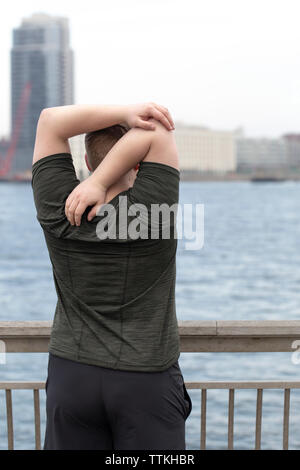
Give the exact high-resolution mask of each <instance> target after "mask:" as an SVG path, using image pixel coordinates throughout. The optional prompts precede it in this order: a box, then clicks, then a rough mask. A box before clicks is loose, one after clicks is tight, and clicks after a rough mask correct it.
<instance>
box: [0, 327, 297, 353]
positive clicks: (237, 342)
mask: <svg viewBox="0 0 300 470" xmlns="http://www.w3.org/2000/svg"><path fill="white" fill-rule="evenodd" d="M51 327H52V322H51V321H3V322H0V341H1V340H2V341H3V342H4V343H5V348H6V352H48V346H49V339H50V334H51ZM178 329H179V336H180V343H181V344H180V347H181V351H182V352H245V353H249V352H284V351H285V352H292V351H293V349H295V347H296V346H297V344H296V346H295V344H294V341H295V340H299V341H300V320H263V321H258V320H252V321H240V320H239V321H231V320H230V321H229V320H228V321H194V320H186V321H178ZM2 347H3V344H2ZM0 352H1V344H0Z"/></svg>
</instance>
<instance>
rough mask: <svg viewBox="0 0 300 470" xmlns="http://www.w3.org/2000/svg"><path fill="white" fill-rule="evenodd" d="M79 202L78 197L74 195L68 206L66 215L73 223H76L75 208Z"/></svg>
mask: <svg viewBox="0 0 300 470" xmlns="http://www.w3.org/2000/svg"><path fill="white" fill-rule="evenodd" d="M77 204H78V200H77V198H76V197H73V198H72V199H71V202H70V203H69V204H68V208H67V210H66V216H67V219H68V221H69V222H70V224H71V225H75V209H76V207H77Z"/></svg>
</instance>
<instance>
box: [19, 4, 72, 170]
mask: <svg viewBox="0 0 300 470" xmlns="http://www.w3.org/2000/svg"><path fill="white" fill-rule="evenodd" d="M73 62H74V57H73V51H72V49H71V48H70V41H69V21H68V18H65V17H59V16H50V15H48V14H45V13H35V14H33V15H32V16H30V17H28V18H24V19H23V20H22V23H21V26H20V27H18V28H16V29H14V30H13V47H12V50H11V135H12V137H13V136H14V135H16V134H19V135H18V136H17V137H18V139H17V147H16V153H15V156H14V159H13V162H12V167H11V172H13V173H16V172H22V171H25V170H28V169H29V170H30V168H31V164H32V154H33V149H34V142H35V133H36V125H37V121H38V118H39V115H40V112H41V110H42V109H43V108H49V107H52V106H62V105H68V104H73V103H74V80H73V75H74V70H73V69H74V64H73ZM26 90H27V92H26ZM26 93H27V95H26ZM18 130H19V132H18Z"/></svg>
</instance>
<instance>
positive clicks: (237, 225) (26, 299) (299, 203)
mask: <svg viewBox="0 0 300 470" xmlns="http://www.w3.org/2000/svg"><path fill="white" fill-rule="evenodd" d="M180 202H181V203H183V204H189V203H193V205H194V207H195V205H196V204H201V205H203V208H204V244H203V246H202V248H201V249H197V250H187V249H186V240H179V246H178V255H177V285H176V298H177V318H178V320H179V321H182V320H297V319H300V183H298V182H289V181H287V182H281V183H251V182H183V183H181V190H180ZM194 215H195V213H194ZM194 222H195V221H194ZM0 229H1V232H0V233H1V235H0V237H1V238H0V321H8V320H51V319H52V318H53V313H54V309H55V303H56V294H55V289H54V285H53V281H52V271H51V267H50V262H49V258H48V253H47V250H46V246H45V242H44V238H43V234H42V231H41V229H40V226H39V224H38V222H37V220H36V217H35V207H34V204H33V198H32V191H31V186H30V184H18V183H16V184H14V183H1V184H0ZM299 339H300V338H299ZM179 363H180V366H181V369H182V372H183V375H184V378H185V381H186V382H189V381H194V380H197V381H202V380H275V379H282V380H290V379H295V380H298V379H299V378H300V364H295V363H293V362H292V358H291V354H290V353H251V354H247V353H226V354H221V353H205V354H203V353H182V354H181V356H180V361H179ZM46 371H47V354H19V353H18V354H8V355H7V357H6V364H0V380H32V381H34V380H45V378H46ZM189 394H190V396H191V398H192V401H193V410H192V413H191V415H190V416H189V418H188V420H187V422H186V443H187V449H199V447H200V396H201V392H200V391H199V390H189ZM207 396H208V405H207V406H208V408H207V448H209V449H225V448H226V446H227V419H228V415H227V406H228V391H224V390H221V391H220V390H211V391H208V395H207ZM263 398H264V401H263V421H262V448H264V449H280V448H281V446H282V421H283V391H282V390H281V391H280V390H269V391H268V390H267V391H265V392H264V397H263ZM44 405H45V395H44V392H42V393H41V415H42V434H43V433H44V427H45V410H44ZM255 406H256V392H255V391H254V390H238V391H237V392H236V395H235V437H234V446H235V448H237V449H251V448H253V447H254V442H255ZM13 411H14V430H15V448H16V449H32V448H34V426H33V400H32V391H13ZM299 418H300V391H299V392H298V391H297V390H293V391H292V392H291V416H290V448H291V449H299V448H300V428H299V425H298V422H299ZM42 437H43V435H42ZM6 445H7V443H6V414H5V400H4V392H3V391H0V449H4V448H5V447H6Z"/></svg>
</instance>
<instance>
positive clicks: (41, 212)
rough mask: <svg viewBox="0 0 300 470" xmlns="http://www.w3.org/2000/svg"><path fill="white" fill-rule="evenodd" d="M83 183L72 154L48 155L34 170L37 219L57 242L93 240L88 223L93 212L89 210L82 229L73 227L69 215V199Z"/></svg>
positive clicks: (37, 163) (84, 217)
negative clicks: (67, 201)
mask: <svg viewBox="0 0 300 470" xmlns="http://www.w3.org/2000/svg"><path fill="white" fill-rule="evenodd" d="M79 183H80V181H79V180H78V178H77V176H76V172H75V168H74V164H73V159H72V155H71V154H70V153H59V154H53V155H48V156H46V157H44V158H41V159H40V160H38V161H37V162H36V163H34V164H33V166H32V181H31V185H32V190H33V196H34V202H35V207H36V211H37V219H38V221H39V223H40V225H41V226H42V228H43V229H44V230H46V231H47V232H50V233H51V234H52V235H54V236H55V237H57V238H74V239H84V238H87V239H88V238H89V237H90V236H91V233H92V230H91V224H89V222H88V221H87V220H86V213H88V211H89V210H90V208H87V209H86V211H85V213H84V215H83V217H82V219H83V220H82V224H81V226H80V227H76V226H73V225H71V224H70V223H69V221H68V219H67V217H66V215H65V202H66V199H67V197H68V196H69V194H70V193H71V192H72V191H73V189H74V188H75V187H76V186H77V185H78V184H79ZM88 224H89V225H88ZM93 232H94V231H93Z"/></svg>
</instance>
